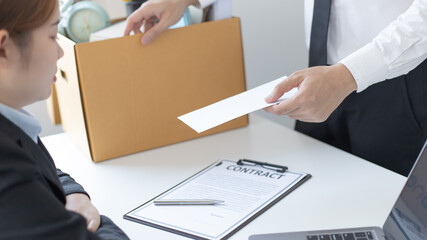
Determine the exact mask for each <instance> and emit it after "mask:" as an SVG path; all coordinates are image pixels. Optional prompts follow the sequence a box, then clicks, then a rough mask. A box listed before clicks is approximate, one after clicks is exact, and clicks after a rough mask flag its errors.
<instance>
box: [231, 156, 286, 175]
mask: <svg viewBox="0 0 427 240" xmlns="http://www.w3.org/2000/svg"><path fill="white" fill-rule="evenodd" d="M237 165H246V166H261V167H263V168H265V169H269V170H274V171H276V172H279V173H284V172H286V171H287V170H288V167H286V166H280V165H276V164H271V163H266V162H258V161H255V160H249V159H239V161H237Z"/></svg>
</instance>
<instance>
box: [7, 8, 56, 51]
mask: <svg viewBox="0 0 427 240" xmlns="http://www.w3.org/2000/svg"><path fill="white" fill-rule="evenodd" d="M57 7H58V0H0V29H5V30H7V31H8V32H9V35H10V37H11V39H12V40H13V41H14V42H15V43H16V44H17V45H18V46H19V47H21V48H25V47H26V45H27V44H28V42H29V39H30V36H31V34H30V33H31V31H32V30H34V29H36V28H38V27H40V26H41V25H43V24H44V23H46V22H47V21H48V20H49V18H50V17H51V16H52V14H53V12H54V10H55V8H57Z"/></svg>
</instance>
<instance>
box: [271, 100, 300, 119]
mask: <svg viewBox="0 0 427 240" xmlns="http://www.w3.org/2000/svg"><path fill="white" fill-rule="evenodd" d="M299 108H300V106H299V105H298V104H297V101H296V100H295V98H294V97H291V98H289V99H286V100H284V101H282V102H281V103H279V104H276V105H273V111H274V114H276V115H288V114H291V113H293V112H295V111H297V110H298V109H299Z"/></svg>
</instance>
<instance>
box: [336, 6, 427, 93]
mask: <svg viewBox="0 0 427 240" xmlns="http://www.w3.org/2000/svg"><path fill="white" fill-rule="evenodd" d="M380 15H381V14H380V13H379V16H378V17H381V16H380ZM426 58H427V0H415V1H414V3H413V4H412V5H411V6H410V7H409V8H408V9H407V10H406V11H405V12H404V13H403V14H401V15H400V16H399V17H398V18H397V19H396V20H394V21H393V22H392V23H391V24H390V25H389V26H387V27H386V28H385V29H383V30H382V31H381V32H380V33H379V34H378V35H377V36H376V37H375V38H374V39H373V40H372V42H370V43H368V44H366V45H365V46H364V47H362V48H360V49H359V50H357V51H355V52H353V53H352V54H350V55H349V56H348V57H346V58H344V59H343V60H341V61H340V62H341V63H342V64H344V65H345V66H346V67H347V68H348V69H349V70H350V72H351V73H352V74H353V77H354V78H355V80H356V83H357V92H361V91H363V90H365V89H366V88H367V87H369V86H370V85H372V84H374V83H377V82H381V81H383V80H385V79H391V78H395V77H398V76H401V75H403V74H406V73H408V72H409V71H411V70H412V69H414V68H415V67H417V66H418V65H419V64H420V63H421V62H423V61H424V60H425V59H426Z"/></svg>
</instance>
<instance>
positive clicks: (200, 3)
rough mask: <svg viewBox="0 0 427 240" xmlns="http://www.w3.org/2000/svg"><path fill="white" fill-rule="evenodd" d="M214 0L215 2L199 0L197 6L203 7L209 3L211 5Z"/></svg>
mask: <svg viewBox="0 0 427 240" xmlns="http://www.w3.org/2000/svg"><path fill="white" fill-rule="evenodd" d="M214 2H216V0H199V6H197V7H198V8H202V9H203V8H205V7H207V6H209V5H212V4H213V3H214Z"/></svg>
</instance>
